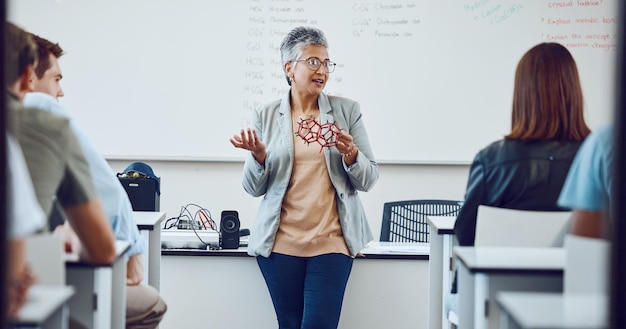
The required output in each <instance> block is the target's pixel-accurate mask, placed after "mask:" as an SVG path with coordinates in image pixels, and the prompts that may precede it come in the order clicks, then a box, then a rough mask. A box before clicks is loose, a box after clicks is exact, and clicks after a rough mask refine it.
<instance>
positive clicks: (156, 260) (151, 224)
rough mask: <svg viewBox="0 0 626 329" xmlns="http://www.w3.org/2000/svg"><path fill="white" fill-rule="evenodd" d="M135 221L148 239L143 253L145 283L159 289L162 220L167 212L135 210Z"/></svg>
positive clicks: (143, 235) (140, 231) (142, 234)
mask: <svg viewBox="0 0 626 329" xmlns="http://www.w3.org/2000/svg"><path fill="white" fill-rule="evenodd" d="M133 215H134V217H135V223H136V224H137V228H138V229H139V233H140V234H141V236H142V237H143V238H144V240H146V243H147V245H148V250H147V252H144V253H143V254H142V259H143V263H144V264H145V268H146V275H145V276H144V281H143V283H147V284H149V285H151V286H153V287H154V288H155V289H156V290H159V288H160V285H161V222H162V221H163V220H164V219H165V212H154V211H134V212H133Z"/></svg>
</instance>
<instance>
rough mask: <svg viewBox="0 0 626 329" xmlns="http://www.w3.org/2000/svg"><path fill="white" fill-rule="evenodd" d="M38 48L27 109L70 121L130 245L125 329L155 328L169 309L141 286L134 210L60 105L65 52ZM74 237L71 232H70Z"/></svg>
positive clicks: (119, 233) (119, 235)
mask: <svg viewBox="0 0 626 329" xmlns="http://www.w3.org/2000/svg"><path fill="white" fill-rule="evenodd" d="M31 37H32V38H33V39H34V41H35V43H36V44H37V54H38V55H37V58H38V62H37V66H36V68H35V73H36V75H35V77H34V79H33V80H34V91H35V92H33V93H27V94H26V96H25V97H24V102H23V104H24V106H27V107H35V108H38V109H42V110H44V111H49V112H52V113H54V114H57V115H59V116H62V117H65V118H68V120H69V121H70V127H71V128H72V130H73V131H74V133H75V134H76V136H77V137H78V140H79V142H80V146H81V148H82V150H83V152H84V154H85V157H86V158H87V162H88V163H89V169H90V171H91V177H92V178H93V180H94V184H95V187H96V190H97V191H98V193H99V195H100V198H101V200H102V204H103V206H104V210H105V212H106V215H107V218H108V219H109V222H110V223H111V225H112V227H113V231H114V234H115V237H116V239H118V240H126V241H129V242H130V248H129V250H128V251H127V252H126V254H125V256H126V257H128V260H127V263H126V264H127V265H126V276H127V280H126V281H127V287H126V328H155V327H156V326H158V324H159V322H160V321H161V319H162V318H163V316H164V314H165V312H166V310H167V306H166V304H165V302H164V301H163V299H162V298H161V297H160V296H159V293H158V291H157V290H156V289H155V288H154V287H152V286H149V285H145V284H141V282H142V280H143V276H144V271H143V261H142V255H141V254H142V253H143V252H145V250H146V243H145V241H144V239H143V238H142V237H141V235H140V234H139V230H138V228H137V224H135V219H134V216H133V209H132V205H131V203H130V200H129V199H128V195H127V194H126V191H125V190H124V187H122V185H121V184H120V182H119V180H118V179H117V178H116V177H115V174H114V172H113V170H112V169H111V167H110V166H109V164H108V163H107V162H106V160H105V159H104V157H102V155H101V154H100V153H99V152H98V151H97V150H96V148H95V146H94V145H93V144H92V143H91V142H90V140H89V139H88V138H87V135H86V134H85V133H84V132H83V131H82V130H81V129H80V128H79V127H78V126H77V125H76V124H75V123H74V121H73V120H72V119H71V118H70V114H69V112H68V111H67V110H66V109H65V108H64V107H63V106H62V105H61V104H60V103H59V102H58V100H57V98H58V97H62V96H63V95H64V94H63V90H62V88H61V85H60V80H61V78H62V77H63V75H62V73H61V68H60V66H59V63H58V58H59V57H61V55H63V50H62V49H61V47H60V46H59V45H58V44H54V43H52V42H50V41H48V40H46V39H44V38H41V37H39V36H37V35H34V34H31ZM67 233H68V234H72V233H71V232H67Z"/></svg>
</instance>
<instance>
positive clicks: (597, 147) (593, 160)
mask: <svg viewBox="0 0 626 329" xmlns="http://www.w3.org/2000/svg"><path fill="white" fill-rule="evenodd" d="M613 133H614V129H613V126H612V125H608V126H605V127H602V128H600V129H597V130H595V131H594V132H593V133H591V134H590V135H589V137H587V139H586V140H585V142H584V143H583V145H582V146H581V147H580V150H578V153H577V154H576V158H575V159H574V163H572V167H571V168H570V170H569V173H568V175H567V179H566V180H565V184H564V185H563V190H562V191H561V195H560V197H559V200H558V203H559V205H560V206H561V207H565V208H571V209H572V210H573V211H572V224H571V227H570V233H571V234H573V235H578V236H582V237H587V238H604V239H608V232H609V231H610V230H609V229H608V226H609V223H610V221H609V210H610V209H611V207H612V205H611V201H612V200H611V189H612V187H613V175H614V174H615V172H614V171H613V168H614V167H615V165H614V163H613V161H614V152H613V145H614V142H613V137H614V136H613Z"/></svg>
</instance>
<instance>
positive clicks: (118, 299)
mask: <svg viewBox="0 0 626 329" xmlns="http://www.w3.org/2000/svg"><path fill="white" fill-rule="evenodd" d="M129 245H130V244H129V242H128V241H120V240H118V241H115V249H116V252H117V256H118V257H117V258H116V259H115V260H114V261H113V263H112V264H110V265H95V264H92V263H89V262H85V261H82V260H80V259H78V257H77V255H75V254H70V255H67V258H66V261H65V268H66V275H67V277H66V282H67V284H68V285H71V286H74V288H75V289H76V295H74V297H73V298H72V299H71V300H70V315H71V317H72V318H73V319H75V320H77V321H79V322H80V323H82V324H83V325H85V326H87V328H93V329H96V328H97V329H99V328H107V329H110V328H124V326H125V325H124V324H125V323H126V258H125V257H124V256H123V254H124V253H125V252H126V250H128V247H129Z"/></svg>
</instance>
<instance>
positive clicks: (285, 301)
mask: <svg viewBox="0 0 626 329" xmlns="http://www.w3.org/2000/svg"><path fill="white" fill-rule="evenodd" d="M280 51H281V62H282V65H283V70H284V73H285V76H286V78H287V83H288V84H289V85H290V86H291V88H290V90H289V92H287V93H286V94H285V95H284V96H283V97H282V98H281V99H278V100H275V101H273V102H270V103H268V104H266V105H265V106H263V107H262V108H260V109H258V110H256V111H254V113H253V117H252V120H251V122H252V127H251V128H247V129H242V130H241V132H240V134H238V135H234V136H233V137H232V138H231V139H230V141H231V143H232V144H233V145H234V146H235V147H236V148H241V149H244V150H247V151H250V152H248V154H247V157H246V160H245V164H244V169H243V187H244V189H245V191H246V192H247V193H248V194H250V195H252V196H254V197H259V196H263V200H262V201H261V204H260V207H259V211H258V214H257V217H256V220H255V223H254V225H253V228H252V230H251V235H250V239H249V242H248V253H249V254H250V255H252V256H256V259H257V262H258V264H259V268H260V269H261V272H262V274H263V277H264V278H265V282H266V284H267V287H268V289H269V292H270V295H271V297H272V301H273V303H274V309H275V311H276V315H277V318H278V324H279V328H281V329H283V328H297V329H300V328H337V325H338V323H339V316H340V313H341V306H342V303H343V296H344V292H345V288H346V284H347V282H348V277H349V276H350V271H351V269H352V261H353V259H354V257H356V256H357V255H358V254H359V252H360V251H361V250H362V249H363V248H364V247H365V245H366V244H367V243H368V242H369V241H371V240H372V239H373V236H372V233H371V230H370V228H369V226H368V222H367V218H366V217H365V212H364V210H363V206H362V204H361V201H360V198H359V195H358V191H365V192H366V191H369V190H370V189H371V188H372V187H373V186H374V184H375V183H376V181H377V180H378V165H377V164H376V162H375V160H374V155H373V153H372V150H371V147H370V144H369V140H368V136H367V132H366V130H365V126H364V124H363V120H362V114H361V110H360V105H359V103H357V102H355V101H352V100H350V99H347V98H343V97H336V96H329V95H326V94H324V93H323V90H324V87H325V86H326V82H327V81H328V78H329V75H330V73H332V72H333V70H334V69H335V66H336V65H335V63H333V62H332V61H331V60H330V59H329V56H328V42H327V41H326V38H325V37H324V34H323V33H322V31H320V30H319V29H316V28H311V27H297V28H295V29H293V30H292V31H291V32H289V34H288V35H287V36H286V37H285V39H284V40H283V42H282V43H281V46H280Z"/></svg>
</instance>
